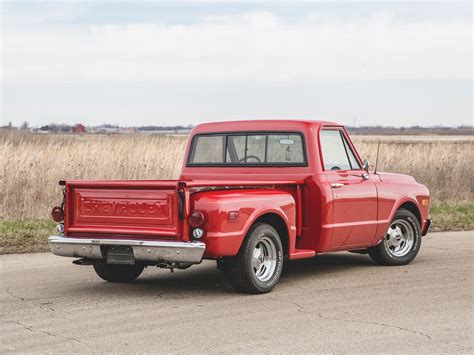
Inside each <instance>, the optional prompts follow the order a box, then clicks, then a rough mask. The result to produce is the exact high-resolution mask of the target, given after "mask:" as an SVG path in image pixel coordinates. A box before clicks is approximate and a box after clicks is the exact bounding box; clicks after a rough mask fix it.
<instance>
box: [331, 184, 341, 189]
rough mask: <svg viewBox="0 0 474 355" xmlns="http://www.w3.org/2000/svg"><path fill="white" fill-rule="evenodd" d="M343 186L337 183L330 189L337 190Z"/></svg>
mask: <svg viewBox="0 0 474 355" xmlns="http://www.w3.org/2000/svg"><path fill="white" fill-rule="evenodd" d="M343 186H344V184H339V183H335V184H331V187H332V188H333V189H337V188H339V187H343Z"/></svg>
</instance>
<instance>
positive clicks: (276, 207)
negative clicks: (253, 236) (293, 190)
mask: <svg viewBox="0 0 474 355" xmlns="http://www.w3.org/2000/svg"><path fill="white" fill-rule="evenodd" d="M191 210H199V211H202V212H203V214H204V219H205V221H204V223H203V226H202V228H203V229H204V232H205V233H204V236H203V238H202V239H201V240H202V241H203V242H204V243H206V252H205V254H204V257H206V258H219V257H223V256H235V255H236V254H237V253H238V251H239V249H240V246H241V245H242V241H243V240H244V238H245V236H246V234H247V232H248V231H249V229H250V228H251V226H252V225H253V224H254V223H255V221H257V219H258V218H259V217H261V216H263V215H265V214H268V213H273V214H276V215H278V216H279V217H280V218H281V219H282V220H283V221H284V222H285V224H286V226H287V232H288V237H289V238H288V239H289V240H294V238H295V236H296V204H295V200H294V198H293V196H292V195H291V194H290V193H288V192H286V191H282V190H275V189H233V190H212V191H201V192H197V193H194V194H192V195H191ZM231 211H237V212H238V215H239V217H238V219H237V220H230V219H229V212H231Z"/></svg>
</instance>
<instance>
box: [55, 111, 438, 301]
mask: <svg viewBox="0 0 474 355" xmlns="http://www.w3.org/2000/svg"><path fill="white" fill-rule="evenodd" d="M157 154H159V152H157ZM62 183H63V185H64V201H63V204H62V206H58V207H56V208H55V209H53V218H54V219H55V220H56V221H58V222H59V223H60V226H59V228H58V229H59V231H60V232H62V233H61V235H58V236H52V237H50V239H49V243H50V246H51V250H52V251H53V253H55V254H56V255H61V256H69V257H78V258H80V259H79V260H77V261H76V263H79V264H88V265H89V264H90V265H93V266H94V269H95V271H96V272H97V274H98V275H99V276H100V277H102V278H103V279H105V280H107V281H118V282H120V281H121V282H126V281H132V280H134V279H135V278H136V277H138V276H139V275H140V273H141V272H142V270H143V268H144V267H147V266H159V267H164V268H171V269H173V268H186V267H189V266H191V265H193V264H196V263H200V262H201V261H202V259H212V260H216V262H217V266H218V268H219V269H221V270H223V271H224V272H225V273H226V274H227V276H228V278H229V280H230V282H231V284H232V285H233V286H234V288H235V289H236V290H238V291H242V292H247V293H264V292H269V291H271V290H272V289H273V288H274V287H275V285H276V284H277V282H278V280H279V278H280V275H281V270H282V268H283V265H284V263H285V262H286V260H292V259H302V258H312V257H315V256H316V255H317V254H321V253H325V252H334V251H357V252H360V253H367V254H368V255H369V256H370V257H371V258H372V259H373V260H374V261H375V262H376V263H378V264H383V265H404V264H407V263H409V262H411V261H412V260H413V259H414V258H415V256H416V255H417V253H418V251H419V249H420V246H421V237H422V236H423V235H425V234H426V233H427V232H428V228H429V225H430V221H429V219H428V208H429V192H428V189H427V188H426V187H425V186H423V185H422V184H419V183H418V182H416V181H415V179H414V178H413V177H410V176H406V175H399V174H388V173H380V172H371V171H370V170H369V168H368V162H366V161H362V159H361V157H360V156H359V154H358V153H357V150H356V149H355V147H354V145H353V143H352V142H351V139H350V137H349V135H348V134H347V132H346V130H345V128H344V127H343V126H341V125H339V124H337V123H333V122H326V121H303V120H298V121H296V120H295V121H292V120H256V121H233V122H217V123H206V124H201V125H198V126H196V127H195V128H194V129H193V130H192V131H191V133H190V134H189V138H188V143H187V146H186V152H185V156H184V160H183V165H182V169H181V174H180V176H179V178H178V179H177V180H168V181H164V180H148V181H74V180H70V181H64V182H62Z"/></svg>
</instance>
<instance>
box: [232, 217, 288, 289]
mask: <svg viewBox="0 0 474 355" xmlns="http://www.w3.org/2000/svg"><path fill="white" fill-rule="evenodd" d="M282 268H283V246H282V244H281V240H280V236H279V235H278V232H277V231H276V230H275V228H273V227H272V226H270V225H269V224H265V223H257V224H255V225H254V226H253V227H252V229H251V230H250V231H249V233H248V234H247V236H246V238H245V240H244V242H243V243H242V246H241V247H240V251H239V253H238V254H237V256H236V257H235V258H231V259H227V260H226V267H225V268H224V270H225V271H226V273H227V276H228V278H229V280H230V283H231V285H232V287H233V288H234V289H235V290H237V291H240V292H244V293H251V294H260V293H266V292H270V291H271V290H272V289H273V288H274V287H275V285H276V284H277V283H278V280H279V279H280V276H281V272H282Z"/></svg>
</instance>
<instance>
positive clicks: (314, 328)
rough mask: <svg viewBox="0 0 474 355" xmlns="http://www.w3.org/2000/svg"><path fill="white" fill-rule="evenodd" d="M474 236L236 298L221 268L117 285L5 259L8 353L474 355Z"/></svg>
mask: <svg viewBox="0 0 474 355" xmlns="http://www.w3.org/2000/svg"><path fill="white" fill-rule="evenodd" d="M473 240H474V232H459V233H437V234H431V235H430V236H429V237H427V238H425V239H424V241H423V244H422V248H421V252H420V254H419V255H418V257H417V259H415V261H414V262H413V263H412V264H410V265H408V266H403V267H379V266H375V265H374V264H373V263H372V262H371V261H370V259H369V258H368V257H366V256H363V255H356V254H350V253H339V254H330V255H323V256H318V257H316V258H315V259H312V260H301V261H298V262H292V263H289V264H288V266H287V268H286V270H285V272H284V274H283V276H282V279H281V281H280V284H279V285H278V286H277V288H275V289H274V290H273V292H272V293H270V294H266V295H260V296H248V295H241V294H236V293H234V292H233V291H232V289H231V288H230V286H229V285H228V284H227V283H226V281H225V279H224V277H223V275H222V274H221V273H220V272H219V271H218V270H216V269H215V264H214V263H213V262H205V263H203V264H202V265H199V266H196V267H192V268H191V269H188V270H184V271H176V272H175V273H174V274H171V273H170V272H169V271H166V270H161V269H156V268H148V269H147V270H145V272H144V274H143V275H142V276H141V277H140V278H139V279H138V280H137V281H136V282H135V283H132V284H112V283H107V282H103V281H101V280H100V279H99V278H98V277H97V276H96V275H95V273H94V271H93V270H92V268H91V267H89V266H76V265H72V264H71V260H70V259H68V258H61V257H56V256H52V255H49V254H25V255H6V256H0V268H1V269H0V272H1V273H0V276H1V278H0V282H1V285H0V305H1V306H0V307H1V308H0V316H1V317H0V319H1V323H0V353H8V352H15V351H16V352H53V353H64V352H79V351H81V352H179V353H188V352H201V353H202V352H252V353H255V352H279V353H290V352H292V353H295V352H342V351H344V352H362V351H364V352H365V351H368V352H394V353H395V352H396V353H416V352H423V353H433V352H444V353H448V352H449V353H453V352H463V353H472V352H473V351H474V332H473V330H474V324H473V319H474V314H473V310H474V283H473V278H474V273H473V270H474V262H473V251H474V248H473Z"/></svg>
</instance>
